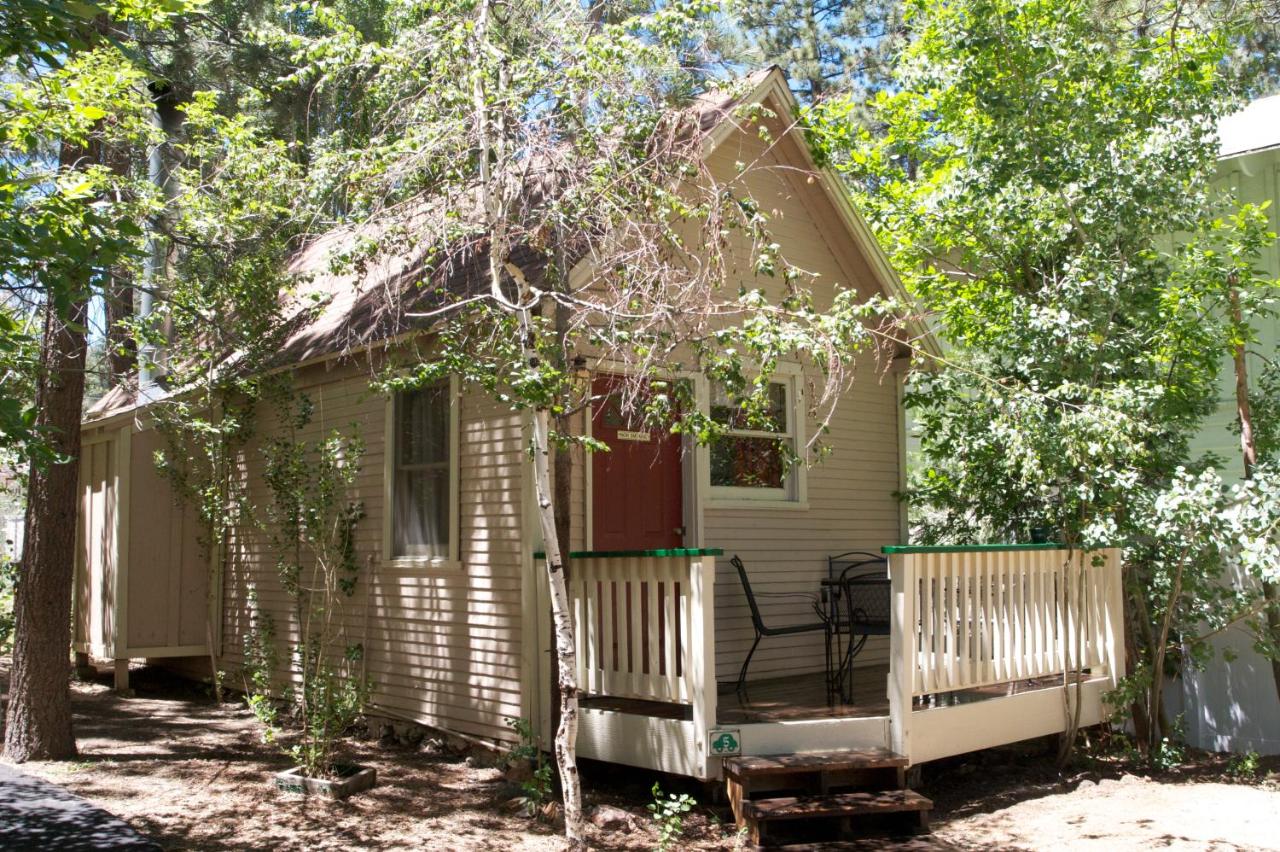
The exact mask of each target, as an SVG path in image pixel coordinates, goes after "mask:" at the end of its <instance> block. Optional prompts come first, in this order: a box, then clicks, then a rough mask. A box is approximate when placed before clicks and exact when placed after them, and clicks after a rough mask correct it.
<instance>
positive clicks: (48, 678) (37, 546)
mask: <svg viewBox="0 0 1280 852" xmlns="http://www.w3.org/2000/svg"><path fill="white" fill-rule="evenodd" d="M68 156H70V152H66V151H64V153H63V159H64V162H65V161H66V159H67V157H68ZM84 277H85V280H84V281H83V282H77V283H78V284H79V285H80V289H81V292H79V293H76V294H75V296H74V298H73V299H72V302H71V306H70V309H69V312H68V315H67V316H66V317H62V316H59V314H58V311H57V308H56V307H55V305H54V302H53V300H52V299H48V300H47V301H46V302H45V306H44V312H45V319H44V340H43V342H42V344H41V358H40V361H41V364H40V366H41V373H40V378H39V381H38V384H37V386H36V426H37V428H40V429H47V430H48V435H49V441H50V442H51V443H52V446H53V449H54V451H55V452H56V454H57V459H56V460H55V461H54V462H51V463H49V464H47V465H40V464H37V463H33V464H32V466H31V478H30V482H29V483H28V485H27V514H26V533H25V535H26V543H25V546H24V549H23V554H22V567H21V572H20V573H19V575H18V587H17V591H16V594H15V595H14V605H13V610H14V622H15V627H14V644H13V672H12V676H11V679H10V683H9V709H8V716H7V719H6V723H5V740H4V753H5V757H7V758H8V759H9V760H12V761H14V762H17V763H21V762H23V761H27V760H60V759H63V758H69V757H74V756H75V754H76V741H75V736H74V735H73V733H72V730H71V691H70V686H69V677H68V675H69V671H70V657H69V652H70V647H71V591H72V582H73V579H74V565H75V545H76V539H75V534H76V511H77V509H78V507H79V501H78V500H77V491H78V489H79V483H80V406H81V404H82V402H83V400H84V366H85V348H86V347H85V333H84V325H85V323H86V321H87V315H88V309H87V307H88V298H87V289H88V270H85V276H84Z"/></svg>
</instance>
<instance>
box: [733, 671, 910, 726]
mask: <svg viewBox="0 0 1280 852" xmlns="http://www.w3.org/2000/svg"><path fill="white" fill-rule="evenodd" d="M888 677H889V666H888V665H879V666H860V667H858V668H856V669H854V672H853V696H852V697H853V701H851V702H850V703H848V704H841V703H837V704H835V705H834V706H832V705H829V704H827V679H826V675H824V674H823V673H822V672H813V673H811V674H802V675H789V676H787V677H779V678H770V679H769V680H757V681H748V682H747V684H746V688H745V689H743V690H742V693H741V694H739V693H736V692H734V691H733V684H728V686H729V688H730V691H729V692H727V693H721V695H720V696H719V698H718V699H717V704H716V706H717V708H718V709H717V711H716V720H717V722H718V723H719V724H721V725H743V724H748V723H750V722H781V721H786V720H791V719H859V718H866V717H868V716H888V715H889V696H888V694H887V693H886V691H885V690H886V687H887V678H888ZM722 686H723V685H722Z"/></svg>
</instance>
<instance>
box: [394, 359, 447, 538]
mask: <svg viewBox="0 0 1280 852" xmlns="http://www.w3.org/2000/svg"><path fill="white" fill-rule="evenodd" d="M450 391H451V383H450V382H441V383H440V384H436V385H431V386H430V387H425V388H419V389H418V390H414V391H407V392H405V393H400V394H396V396H395V399H394V400H393V402H392V413H391V416H392V426H393V428H392V430H391V434H390V438H391V443H392V445H393V446H392V447H391V448H390V449H391V464H390V470H389V479H390V489H389V490H390V495H389V496H390V498H391V513H390V514H391V529H390V535H389V545H390V551H391V556H392V557H393V558H421V559H431V560H445V559H448V558H449V557H450V554H451V553H453V552H454V550H453V548H451V544H452V538H453V523H452V519H453V500H452V499H451V498H452V494H453V491H454V488H453V476H454V471H453V463H454V461H455V459H454V455H455V449H454V448H455V440H454V439H455V436H454V435H453V432H454V430H455V429H456V424H455V422H454V417H453V411H452V406H451V405H450V402H451V399H452V394H451V392H450Z"/></svg>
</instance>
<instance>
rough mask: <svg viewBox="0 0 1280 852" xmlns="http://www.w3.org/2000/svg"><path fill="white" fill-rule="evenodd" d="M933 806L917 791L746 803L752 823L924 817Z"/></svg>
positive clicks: (847, 794)
mask: <svg viewBox="0 0 1280 852" xmlns="http://www.w3.org/2000/svg"><path fill="white" fill-rule="evenodd" d="M932 807H933V802H932V801H930V800H929V799H926V798H925V797H924V796H921V795H920V794H919V793H917V792H915V791H914V790H882V791H879V792H875V793H829V794H827V795H825V796H783V797H780V798H777V799H751V800H748V801H745V802H743V803H742V812H743V816H745V817H746V818H747V819H748V820H750V821H756V822H764V821H766V820H767V821H770V822H773V821H779V820H791V819H816V818H821V817H853V816H860V815H863V814H888V813H904V812H918V813H923V812H925V811H928V810H929V809H931V808H932Z"/></svg>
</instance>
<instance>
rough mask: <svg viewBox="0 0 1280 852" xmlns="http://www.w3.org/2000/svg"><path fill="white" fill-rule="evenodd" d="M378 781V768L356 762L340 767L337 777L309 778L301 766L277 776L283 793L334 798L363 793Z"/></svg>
mask: <svg viewBox="0 0 1280 852" xmlns="http://www.w3.org/2000/svg"><path fill="white" fill-rule="evenodd" d="M377 781H378V770H376V769H373V768H372V767H365V766H356V765H354V764H349V765H346V766H341V767H339V768H338V777H337V778H308V777H306V776H305V775H303V774H302V767H300V766H295V767H294V768H293V769H288V770H286V771H284V772H278V773H276V777H275V783H276V789H277V790H279V791H280V792H282V793H298V794H300V795H303V796H323V797H324V798H326V799H334V800H338V799H345V798H347V796H351V795H354V794H356V793H362V792H364V791H365V790H368V789H369V788H370V787H372V786H373V785H374V784H376V783H377Z"/></svg>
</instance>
